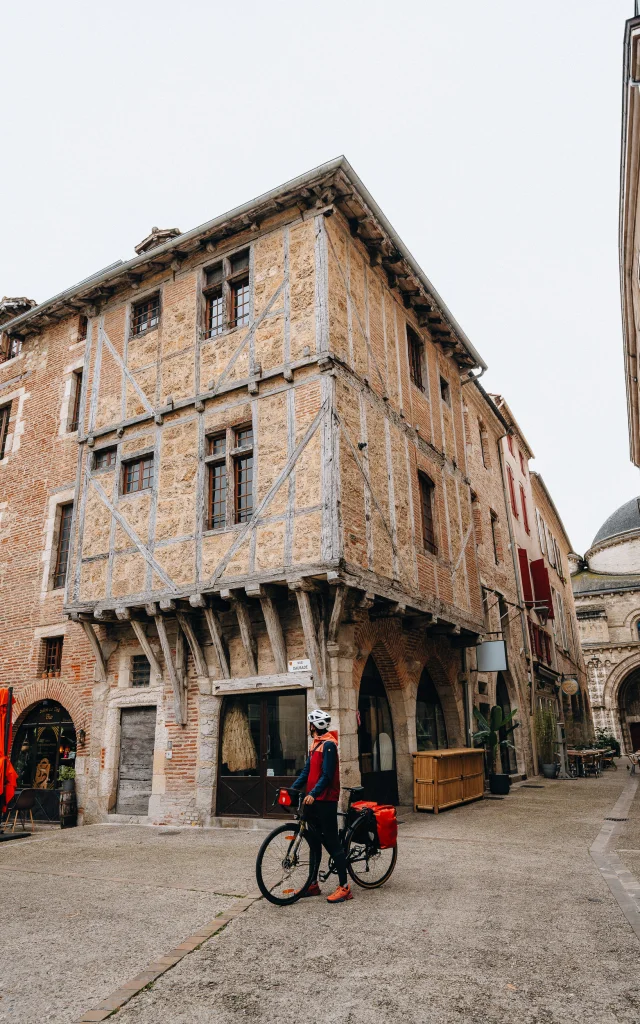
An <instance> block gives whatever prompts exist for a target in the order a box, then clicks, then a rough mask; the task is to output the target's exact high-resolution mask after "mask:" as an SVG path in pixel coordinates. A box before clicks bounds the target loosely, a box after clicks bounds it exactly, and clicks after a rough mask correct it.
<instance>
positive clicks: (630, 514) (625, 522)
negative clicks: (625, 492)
mask: <svg viewBox="0 0 640 1024" xmlns="http://www.w3.org/2000/svg"><path fill="white" fill-rule="evenodd" d="M630 530H638V532H640V498H632V499H631V501H626V502H625V503H624V505H621V506H620V508H617V509H616V510H615V512H614V513H613V515H610V516H609V518H608V519H605V521H604V523H603V524H602V526H601V527H600V529H599V530H598V532H597V533H596V535H595V537H594V538H593V541H592V542H591V547H592V548H593V547H595V545H596V544H600V543H601V542H602V541H603V540H609V539H611V538H613V537H619V536H620V534H621V533H629V531H630Z"/></svg>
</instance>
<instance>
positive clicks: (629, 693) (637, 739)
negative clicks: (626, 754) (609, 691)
mask: <svg viewBox="0 0 640 1024" xmlns="http://www.w3.org/2000/svg"><path fill="white" fill-rule="evenodd" d="M618 706H619V709H620V723H621V725H622V733H623V736H624V739H625V746H627V745H628V746H629V747H630V749H631V750H632V751H633V750H640V669H636V670H635V671H634V672H631V673H630V675H628V676H627V678H626V679H625V681H624V683H623V684H622V686H621V687H620V695H619V698H618Z"/></svg>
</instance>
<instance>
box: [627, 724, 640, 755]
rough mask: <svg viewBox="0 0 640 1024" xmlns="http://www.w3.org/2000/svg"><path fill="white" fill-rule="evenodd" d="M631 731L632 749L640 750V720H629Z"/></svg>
mask: <svg viewBox="0 0 640 1024" xmlns="http://www.w3.org/2000/svg"><path fill="white" fill-rule="evenodd" d="M629 732H630V733H631V750H632V752H633V753H635V752H636V750H640V722H629Z"/></svg>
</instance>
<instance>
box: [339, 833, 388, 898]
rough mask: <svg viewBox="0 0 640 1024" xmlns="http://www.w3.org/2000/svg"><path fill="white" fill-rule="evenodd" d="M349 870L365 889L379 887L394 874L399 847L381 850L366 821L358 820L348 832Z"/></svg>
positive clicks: (358, 883)
mask: <svg viewBox="0 0 640 1024" xmlns="http://www.w3.org/2000/svg"><path fill="white" fill-rule="evenodd" d="M345 845H346V847H347V871H348V872H349V874H350V875H351V877H352V879H353V881H354V882H355V883H356V885H360V886H362V888H363V889H378V888H379V887H380V886H381V885H384V883H385V882H386V881H387V879H388V878H390V877H391V875H392V874H393V869H394V868H395V866H396V861H397V859H398V847H397V846H389V847H387V849H385V850H381V849H380V847H379V846H378V843H377V839H376V835H375V833H374V832H373V829H372V828H369V827H368V825H367V823H366V821H356V822H355V824H354V825H353V826H352V828H350V829H349V832H348V833H347V837H346V841H345Z"/></svg>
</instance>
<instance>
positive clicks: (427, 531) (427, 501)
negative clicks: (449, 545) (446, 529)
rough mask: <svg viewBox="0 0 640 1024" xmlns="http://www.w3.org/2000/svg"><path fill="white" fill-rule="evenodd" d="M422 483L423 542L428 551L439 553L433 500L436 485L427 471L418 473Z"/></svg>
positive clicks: (419, 480)
mask: <svg viewBox="0 0 640 1024" xmlns="http://www.w3.org/2000/svg"><path fill="white" fill-rule="evenodd" d="M418 482H419V484H420V506H421V512H422V544H423V546H424V548H425V550H426V551H430V552H431V553H432V554H433V555H437V553H438V545H437V544H436V531H435V522H434V514H433V502H434V496H435V485H434V483H433V480H431V479H430V478H429V477H428V476H427V475H426V474H425V473H418Z"/></svg>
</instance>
